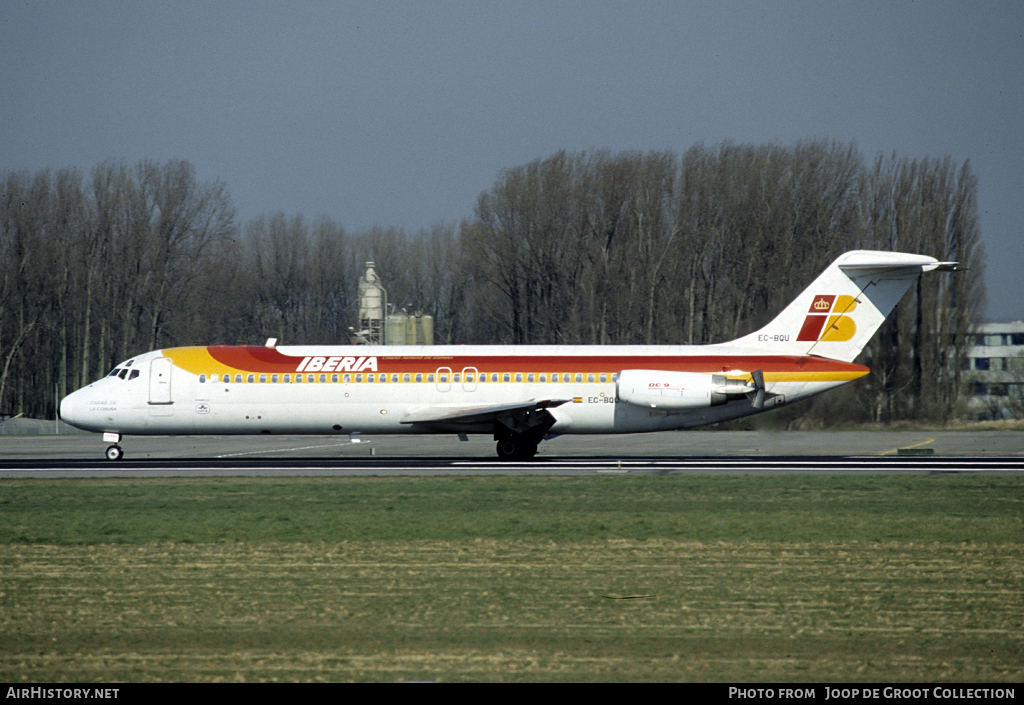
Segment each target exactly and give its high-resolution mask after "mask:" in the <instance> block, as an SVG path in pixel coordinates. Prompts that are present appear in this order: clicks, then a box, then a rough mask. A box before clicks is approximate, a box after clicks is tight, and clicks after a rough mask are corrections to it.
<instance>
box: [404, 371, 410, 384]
mask: <svg viewBox="0 0 1024 705" xmlns="http://www.w3.org/2000/svg"><path fill="white" fill-rule="evenodd" d="M410 379H411V377H410V376H409V373H408V372H406V373H405V374H404V375H402V381H403V382H408V381H409V380H410Z"/></svg>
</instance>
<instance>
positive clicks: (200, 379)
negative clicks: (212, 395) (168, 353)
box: [122, 370, 206, 384]
mask: <svg viewBox="0 0 1024 705" xmlns="http://www.w3.org/2000/svg"><path fill="white" fill-rule="evenodd" d="M127 371H128V370H125V372H127ZM122 379H123V377H122ZM199 384H206V375H199Z"/></svg>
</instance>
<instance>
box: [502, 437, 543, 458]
mask: <svg viewBox="0 0 1024 705" xmlns="http://www.w3.org/2000/svg"><path fill="white" fill-rule="evenodd" d="M497 450H498V459H499V460H533V456H535V455H537V443H536V442H534V441H530V440H527V439H526V438H523V437H522V436H520V437H518V438H515V437H509V438H503V439H502V440H499V441H498V446H497Z"/></svg>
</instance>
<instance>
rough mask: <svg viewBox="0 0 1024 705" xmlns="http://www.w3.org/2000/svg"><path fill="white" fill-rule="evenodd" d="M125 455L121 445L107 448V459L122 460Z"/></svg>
mask: <svg viewBox="0 0 1024 705" xmlns="http://www.w3.org/2000/svg"><path fill="white" fill-rule="evenodd" d="M123 457H124V451H123V450H121V446H110V447H109V448H107V460H120V459H121V458H123Z"/></svg>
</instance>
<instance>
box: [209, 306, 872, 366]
mask: <svg viewBox="0 0 1024 705" xmlns="http://www.w3.org/2000/svg"><path fill="white" fill-rule="evenodd" d="M808 318H811V317H810V316H809V317H808ZM814 318H822V319H825V318H826V317H823V316H815V317H814ZM822 325H824V320H822V322H821V323H819V324H818V328H819V330H820V328H821V326H822ZM801 335H802V332H801ZM798 339H802V338H798ZM813 339H814V340H817V337H815V338H813ZM207 350H208V351H209V353H210V355H211V356H212V357H213V358H214V359H215V360H217V361H218V362H220V363H222V364H224V365H227V366H229V367H233V368H235V369H238V370H243V371H246V372H268V373H273V372H282V373H283V372H295V371H296V370H298V368H299V365H301V364H302V361H303V359H305V358H304V357H302V356H292V355H283V354H282V353H280V352H279V351H278V350H277V349H276V348H267V347H263V346H255V345H253V346H212V347H209V348H207ZM380 350H381V349H380V348H362V349H360V348H355V349H353V350H352V351H351V352H349V351H348V350H346V351H345V352H344V353H341V354H340V355H339V351H338V350H337V349H335V350H332V351H331V353H332V354H331V355H326V354H324V355H320V356H319V357H325V358H326V357H339V356H345V357H353V358H357V359H358V358H360V357H364V356H365V355H367V353H371V351H373V352H379V351H380ZM308 351H309V350H307V352H308ZM312 352H316V351H315V349H313V350H312ZM376 357H377V372H409V373H417V372H423V373H428V372H434V371H436V370H437V369H438V368H439V367H448V368H450V369H451V370H452V371H454V372H460V371H461V370H463V369H465V368H467V367H475V368H476V369H477V371H479V372H525V373H531V372H582V373H589V372H618V371H619V370H628V369H658V370H674V371H680V372H704V373H707V374H721V373H723V372H732V371H734V370H744V371H750V370H758V369H760V370H763V371H765V372H793V371H798V372H867V371H868V368H866V367H864V366H862V365H855V364H852V363H847V362H841V361H838V360H830V359H828V358H823V357H817V356H814V355H809V356H807V355H805V356H798V355H642V356H632V355H578V354H566V355H545V356H534V355H508V354H495V355H486V354H478V355H458V356H451V355H439V356H436V357H435V356H431V355H429V354H425V355H422V356H399V355H379V354H378V355H376Z"/></svg>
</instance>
